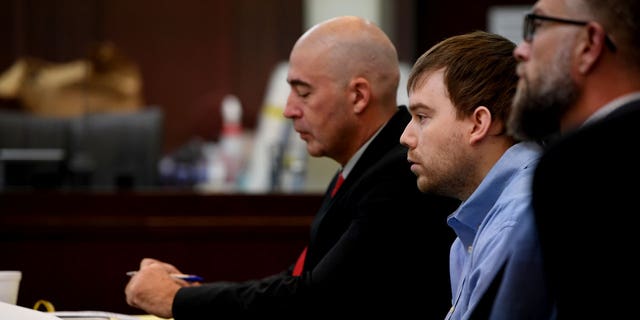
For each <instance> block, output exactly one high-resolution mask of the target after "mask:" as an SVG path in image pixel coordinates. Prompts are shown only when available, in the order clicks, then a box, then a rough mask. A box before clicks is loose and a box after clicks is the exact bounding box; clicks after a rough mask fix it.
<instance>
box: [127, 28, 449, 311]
mask: <svg viewBox="0 0 640 320" xmlns="http://www.w3.org/2000/svg"><path fill="white" fill-rule="evenodd" d="M287 82H288V83H289V85H290V87H291V92H290V94H289V97H288V100H287V105H286V107H285V110H284V115H285V116H286V117H287V118H289V119H291V120H292V121H293V125H294V128H295V130H296V131H297V132H298V133H299V134H300V137H301V138H302V139H303V140H304V141H305V142H306V144H307V151H308V152H309V154H310V155H312V156H316V157H329V158H331V159H334V160H335V161H337V162H338V163H339V164H340V165H341V168H340V170H339V171H338V172H336V175H335V177H334V179H333V180H332V182H331V183H330V185H329V186H328V187H327V192H326V195H325V197H324V202H323V204H322V206H321V208H320V211H319V212H318V213H317V214H316V217H315V219H314V221H313V223H312V225H311V230H310V235H309V242H308V246H307V247H306V248H301V251H302V253H301V255H300V256H299V257H298V258H297V259H296V257H292V264H291V265H290V266H289V267H288V268H286V269H285V270H283V271H282V272H280V273H278V274H275V275H271V276H268V277H265V278H262V279H255V280H248V281H244V282H212V283H205V284H201V285H200V284H198V285H188V284H187V283H186V282H182V281H178V280H174V279H173V278H171V277H170V273H174V272H179V270H178V269H177V268H175V267H174V266H172V265H170V264H168V263H165V262H160V261H158V260H154V259H148V258H147V259H143V261H142V263H141V265H140V270H139V271H138V273H137V274H136V275H135V276H133V277H132V278H131V280H130V282H129V283H128V285H127V287H126V289H125V293H126V298H127V303H129V304H130V305H131V306H134V307H138V308H141V309H143V310H145V311H146V312H149V313H151V314H155V315H158V316H161V317H174V318H175V319H176V320H184V319H206V318H210V319H214V318H221V317H224V316H227V317H234V318H238V317H241V318H245V317H257V316H260V317H269V316H273V317H278V318H294V317H301V318H319V317H326V316H332V315H354V316H358V317H368V316H373V315H377V316H379V315H380V314H385V313H386V314H393V315H394V316H402V315H415V314H420V315H421V316H422V317H424V318H426V319H431V318H441V317H444V315H445V314H446V312H447V310H448V308H449V297H450V294H451V292H450V289H449V286H448V265H447V257H448V250H449V244H450V242H451V241H452V240H453V233H451V231H450V229H449V228H448V227H447V226H446V223H445V219H446V216H447V215H448V214H449V213H451V212H452V211H453V210H454V209H455V207H456V206H457V205H458V202H457V201H455V200H452V199H450V198H443V197H437V196H432V195H426V194H423V193H421V192H420V191H419V190H418V189H417V187H416V184H415V176H414V175H413V173H412V172H411V171H410V169H409V163H408V162H407V155H406V152H407V151H406V148H405V147H403V146H402V145H401V144H400V143H399V140H400V135H401V134H402V131H403V130H404V127H405V126H406V124H407V123H408V121H409V120H410V115H409V113H408V112H407V110H406V108H405V107H404V106H401V107H398V106H397V105H396V95H397V88H398V82H399V66H398V56H397V53H396V50H395V47H394V45H393V44H392V42H391V41H390V40H389V38H388V37H387V36H386V35H385V34H384V33H383V32H382V31H381V30H380V29H379V28H378V27H377V26H375V25H374V24H372V23H371V22H369V21H366V20H364V19H361V18H358V17H350V16H346V17H338V18H333V19H330V20H327V21H325V22H322V23H320V24H318V25H316V26H314V27H312V28H311V29H309V30H308V31H307V32H306V33H304V34H303V35H302V36H301V37H300V39H299V40H298V41H297V42H296V43H295V45H294V47H293V50H292V51H291V55H290V58H289V71H288V75H287ZM336 186H338V187H339V189H337V191H335V190H336V188H335V187H336ZM414 208H420V212H415V209H414ZM418 256H420V257H418ZM416 291H418V292H420V294H418V295H416V294H415V292H416Z"/></svg>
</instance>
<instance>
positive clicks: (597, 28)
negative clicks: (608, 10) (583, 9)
mask: <svg viewBox="0 0 640 320" xmlns="http://www.w3.org/2000/svg"><path fill="white" fill-rule="evenodd" d="M585 30H586V33H583V34H584V35H585V36H584V39H580V40H581V41H580V44H581V45H579V46H578V55H579V60H578V70H579V71H580V73H581V74H586V73H588V72H589V70H591V69H592V68H593V66H594V65H595V63H596V61H598V59H599V58H600V57H601V56H602V53H603V51H604V50H605V49H606V44H605V43H606V40H605V39H606V37H607V34H606V32H605V31H604V28H603V27H602V26H601V25H600V24H599V23H597V22H593V21H592V22H589V23H588V24H587V26H586V27H585Z"/></svg>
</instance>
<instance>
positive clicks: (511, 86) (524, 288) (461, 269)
mask: <svg viewBox="0 0 640 320" xmlns="http://www.w3.org/2000/svg"><path fill="white" fill-rule="evenodd" d="M514 48H515V44H514V43H512V42H511V41H509V40H507V39H505V38H504V37H501V36H499V35H495V34H491V33H487V32H483V31H476V32H472V33H468V34H463V35H459V36H454V37H451V38H448V39H445V40H443V41H442V42H440V43H438V44H436V45H435V46H434V47H432V48H431V49H429V50H428V51H427V52H425V53H424V54H423V55H422V56H421V57H420V58H419V59H418V60H417V61H416V63H415V64H414V66H413V68H412V71H411V74H410V76H409V80H408V84H407V88H408V92H409V110H410V112H411V116H412V119H411V121H410V122H409V124H408V125H407V127H406V128H405V131H404V133H403V134H402V136H401V138H400V141H401V142H402V143H403V144H404V145H406V146H407V147H408V148H409V152H408V155H407V157H408V160H409V162H410V163H411V170H412V171H413V173H414V174H415V175H416V176H417V185H418V188H419V189H420V191H422V192H432V193H437V194H442V195H447V196H452V197H454V198H457V199H460V200H462V204H461V205H460V206H459V207H458V209H457V210H456V211H455V212H453V213H452V214H451V215H450V216H449V217H448V218H447V224H448V225H449V226H450V227H451V228H452V229H453V230H454V231H455V233H456V235H457V238H456V239H455V241H454V242H453V244H452V246H451V251H450V261H449V263H450V265H449V268H450V279H451V290H452V293H453V296H452V307H451V309H450V311H449V313H448V314H447V315H446V318H447V319H548V318H549V317H550V315H551V310H552V307H551V306H550V304H549V303H548V302H547V300H548V299H547V291H546V288H545V287H544V285H545V283H544V281H541V279H543V270H542V263H541V259H540V256H541V255H540V251H539V244H538V238H537V233H536V229H535V225H534V224H533V218H532V207H531V179H532V176H533V172H534V169H535V166H536V164H537V161H538V158H539V156H540V154H541V147H540V146H539V145H538V144H536V143H533V142H518V141H517V140H516V139H514V138H513V137H512V136H510V135H508V134H507V133H506V131H507V130H506V126H505V123H506V119H507V118H508V116H509V112H510V111H511V102H512V98H513V95H514V93H515V90H516V84H517V75H516V64H517V63H516V60H515V58H514V57H513V55H512V53H513V49H514ZM443 223H444V218H443ZM444 316H445V315H443V317H444Z"/></svg>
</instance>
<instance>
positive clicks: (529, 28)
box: [522, 13, 616, 52]
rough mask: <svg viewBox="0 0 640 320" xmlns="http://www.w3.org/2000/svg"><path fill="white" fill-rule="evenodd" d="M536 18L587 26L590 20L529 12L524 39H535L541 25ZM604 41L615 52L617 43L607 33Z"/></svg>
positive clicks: (525, 21) (526, 16) (524, 27)
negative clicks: (537, 29)
mask: <svg viewBox="0 0 640 320" xmlns="http://www.w3.org/2000/svg"><path fill="white" fill-rule="evenodd" d="M536 20H543V21H552V22H557V23H566V24H573V25H576V26H586V25H587V24H589V21H580V20H571V19H562V18H556V17H549V16H542V15H539V14H535V13H529V14H527V15H525V16H524V26H523V29H522V37H523V39H524V41H526V42H531V41H532V40H533V36H534V34H535V33H536V28H537V27H538V26H539V24H537V23H536ZM604 42H605V45H606V46H607V47H608V48H609V50H611V51H613V52H615V51H616V45H615V44H614V43H613V41H611V38H609V35H605V37H604Z"/></svg>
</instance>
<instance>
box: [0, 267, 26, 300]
mask: <svg viewBox="0 0 640 320" xmlns="http://www.w3.org/2000/svg"><path fill="white" fill-rule="evenodd" d="M21 279H22V272H20V271H14V270H11V271H3V270H0V301H2V302H6V303H10V304H16V303H17V302H18V289H19V288H20V280H21Z"/></svg>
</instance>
